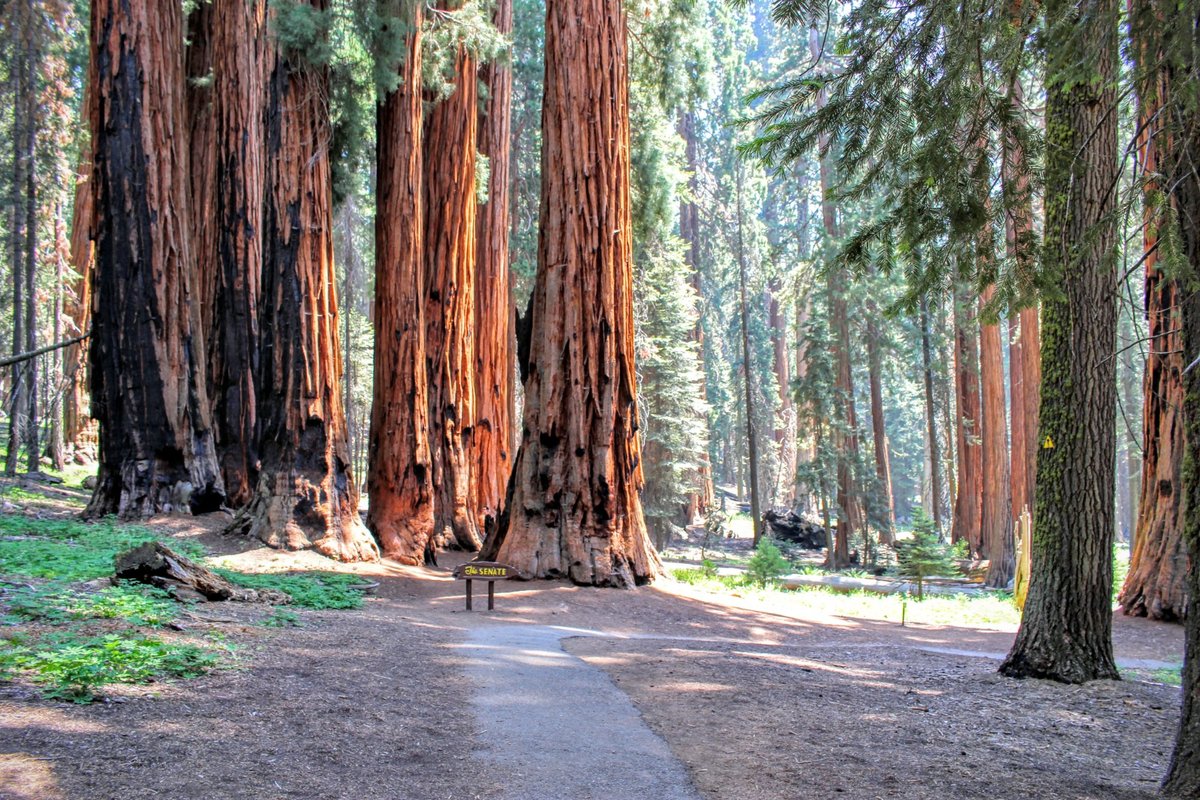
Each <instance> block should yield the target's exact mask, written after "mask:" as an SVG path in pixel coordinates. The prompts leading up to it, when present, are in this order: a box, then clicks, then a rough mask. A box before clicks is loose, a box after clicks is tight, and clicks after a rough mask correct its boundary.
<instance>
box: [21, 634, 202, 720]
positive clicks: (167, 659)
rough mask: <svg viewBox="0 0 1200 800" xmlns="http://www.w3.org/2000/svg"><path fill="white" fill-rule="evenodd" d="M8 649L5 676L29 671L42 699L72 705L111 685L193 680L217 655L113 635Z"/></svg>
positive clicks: (67, 637) (68, 637) (53, 639)
mask: <svg viewBox="0 0 1200 800" xmlns="http://www.w3.org/2000/svg"><path fill="white" fill-rule="evenodd" d="M9 645H10V648H11V649H8V652H7V654H6V655H5V656H2V657H0V664H3V668H4V670H5V671H6V672H8V673H10V674H11V673H14V672H19V671H26V672H29V673H30V674H31V675H32V677H33V680H34V682H35V683H38V684H40V685H42V687H43V690H42V691H43V693H44V694H45V695H46V697H49V698H52V699H56V700H69V701H71V702H73V703H90V702H92V701H93V700H95V699H96V690H97V689H98V688H100V687H102V686H105V685H108V684H112V683H132V684H144V683H150V682H151V681H154V680H158V679H161V678H194V677H197V676H199V675H203V674H204V673H205V672H207V671H208V670H210V669H212V668H213V667H215V666H216V665H217V660H218V657H217V654H216V653H214V652H212V651H211V650H208V649H205V648H202V647H198V646H196V645H191V644H175V643H168V642H164V641H162V640H160V639H156V638H153V637H149V636H129V635H122V634H116V633H112V634H108V635H106V636H96V637H90V638H82V637H80V636H79V635H78V634H76V633H74V632H65V633H60V634H49V635H47V636H44V637H42V638H41V640H40V641H38V642H37V643H36V644H35V645H32V646H27V645H21V644H19V643H15V644H14V643H13V642H11V641H10V642H9ZM6 649H7V648H6Z"/></svg>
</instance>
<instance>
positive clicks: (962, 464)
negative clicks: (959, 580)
mask: <svg viewBox="0 0 1200 800" xmlns="http://www.w3.org/2000/svg"><path fill="white" fill-rule="evenodd" d="M954 343H955V344H954V395H955V400H956V403H957V406H958V419H957V420H956V423H957V424H956V430H957V432H958V435H957V443H958V448H957V449H958V481H957V487H956V489H957V491H956V494H955V498H954V523H953V528H952V529H951V540H952V541H955V542H960V541H961V542H966V543H967V546H968V547H969V548H970V550H971V552H972V553H979V552H980V550H981V549H982V544H983V542H982V524H983V516H982V514H983V509H982V506H983V448H982V447H981V445H982V438H981V417H982V409H981V407H980V395H979V349H978V337H977V336H976V334H975V312H974V309H973V307H972V303H971V301H970V299H968V298H966V297H963V296H962V294H961V293H960V294H959V296H958V298H957V302H956V304H955V311H954Z"/></svg>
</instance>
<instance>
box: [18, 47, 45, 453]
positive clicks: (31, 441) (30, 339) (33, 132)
mask: <svg viewBox="0 0 1200 800" xmlns="http://www.w3.org/2000/svg"><path fill="white" fill-rule="evenodd" d="M27 35H28V37H29V44H28V46H27V49H26V52H25V58H26V59H28V60H29V62H30V63H29V65H28V66H27V67H26V70H27V73H28V74H27V77H28V81H27V84H26V89H27V93H26V95H25V97H24V98H22V99H23V101H24V103H25V119H26V128H25V135H26V141H25V197H24V200H25V258H24V264H23V266H24V268H25V298H24V299H25V352H27V353H32V352H33V351H34V350H36V349H37V346H38V345H37V332H38V331H37V326H38V321H37V255H38V247H37V231H38V224H37V212H38V186H37V125H38V99H37V98H38V95H37V80H36V77H35V75H34V69H33V64H35V63H37V62H38V61H40V58H41V56H40V54H39V52H38V48H37V45H36V42H35V41H34V33H33V30H32V25H31V26H30V29H29V31H28V33H27ZM22 366H23V368H24V369H25V374H26V376H27V378H26V381H25V448H26V449H25V458H26V469H28V470H29V471H30V472H38V471H39V470H40V469H41V463H42V450H41V436H40V432H39V430H38V427H39V420H38V359H36V358H35V359H31V360H30V361H28V362H27V363H25V364H24V365H22Z"/></svg>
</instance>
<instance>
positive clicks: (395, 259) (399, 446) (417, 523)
mask: <svg viewBox="0 0 1200 800" xmlns="http://www.w3.org/2000/svg"><path fill="white" fill-rule="evenodd" d="M423 7H424V6H423V3H422V2H421V1H420V0H398V1H397V2H396V3H394V4H393V6H392V8H391V9H390V10H391V11H392V13H393V20H392V21H391V22H390V23H389V24H403V25H405V26H406V30H407V33H406V40H405V41H406V46H405V48H404V53H405V58H404V61H403V62H402V63H401V64H399V65H398V69H399V78H400V82H399V84H398V86H397V88H396V90H395V91H394V92H392V93H391V94H389V95H388V96H387V97H386V98H385V99H384V101H383V103H382V104H381V105H380V107H379V118H378V123H377V124H378V130H377V134H376V142H377V144H376V146H377V148H378V151H377V153H378V172H377V173H376V181H377V183H376V205H377V210H376V214H375V385H374V402H373V403H372V406H371V458H370V466H369V467H368V469H369V472H368V475H367V492H368V494H369V495H370V506H369V508H368V511H367V525H368V526H369V527H370V529H371V532H372V533H374V534H375V536H376V538H377V539H378V540H379V545H380V547H381V548H382V549H383V554H384V556H386V557H387V558H392V559H395V560H397V561H400V562H402V563H405V564H420V563H421V562H422V560H423V559H424V557H425V551H426V547H427V546H428V544H429V540H430V536H431V535H432V534H433V484H432V481H433V469H432V464H431V460H430V459H431V456H430V452H429V438H428V436H429V432H428V424H429V397H428V385H427V381H426V373H425V316H424V313H423V293H424V289H425V277H424V276H425V266H424V260H423V259H424V256H423V250H422V246H421V241H422V235H423V233H424V222H423V220H424V213H423V204H424V201H423V195H422V190H421V182H422V165H421V152H422V148H421V17H422V10H423Z"/></svg>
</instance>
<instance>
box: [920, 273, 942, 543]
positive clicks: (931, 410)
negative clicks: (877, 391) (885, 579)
mask: <svg viewBox="0 0 1200 800" xmlns="http://www.w3.org/2000/svg"><path fill="white" fill-rule="evenodd" d="M921 369H922V372H923V373H924V375H925V429H926V436H927V447H928V449H929V473H930V474H929V483H930V486H931V487H932V489H933V492H932V495H933V496H932V505H933V525H934V527H935V528H937V531H938V536H941V535H942V465H941V454H940V453H939V452H938V440H937V411H936V410H935V407H934V404H933V349H932V345H931V343H930V336H929V308H928V306H927V304H926V300H925V298H924V297H922V298H921Z"/></svg>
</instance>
